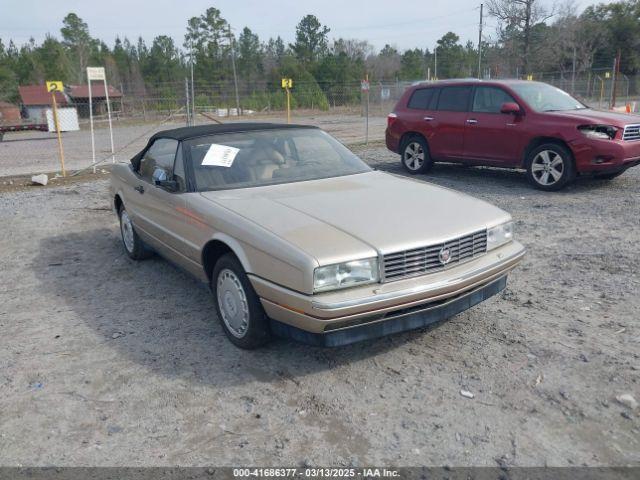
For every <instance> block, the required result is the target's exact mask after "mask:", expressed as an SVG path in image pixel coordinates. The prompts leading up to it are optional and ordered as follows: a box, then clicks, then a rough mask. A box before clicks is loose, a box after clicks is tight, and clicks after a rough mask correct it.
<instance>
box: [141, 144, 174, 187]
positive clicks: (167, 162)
mask: <svg viewBox="0 0 640 480" xmlns="http://www.w3.org/2000/svg"><path fill="white" fill-rule="evenodd" d="M177 149H178V141H177V140H173V139H171V138H159V139H157V140H156V141H155V142H153V145H151V147H150V148H149V150H147V151H146V152H145V154H144V157H142V160H141V161H140V169H139V173H140V176H141V177H142V178H144V179H145V180H147V181H149V182H151V183H153V174H154V173H155V171H156V169H158V168H160V169H162V170H164V171H165V172H166V173H167V175H168V176H170V174H171V172H172V171H173V162H174V160H175V158H176V150H177Z"/></svg>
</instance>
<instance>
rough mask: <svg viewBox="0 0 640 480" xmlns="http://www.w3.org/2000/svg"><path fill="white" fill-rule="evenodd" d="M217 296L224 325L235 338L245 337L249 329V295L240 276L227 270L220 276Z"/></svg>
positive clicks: (217, 284) (217, 283)
mask: <svg viewBox="0 0 640 480" xmlns="http://www.w3.org/2000/svg"><path fill="white" fill-rule="evenodd" d="M216 296H217V298H218V306H219V307H220V314H221V315H222V321H223V322H224V324H225V325H226V326H227V328H228V329H229V331H230V332H231V334H232V335H233V336H234V337H237V338H242V337H244V336H245V335H246V333H247V328H249V304H248V302H247V295H246V294H245V291H244V288H242V283H240V279H239V278H238V276H237V275H236V274H235V273H233V272H232V271H231V270H229V269H227V268H225V269H224V270H222V271H221V272H220V273H219V274H218V280H217V282H216Z"/></svg>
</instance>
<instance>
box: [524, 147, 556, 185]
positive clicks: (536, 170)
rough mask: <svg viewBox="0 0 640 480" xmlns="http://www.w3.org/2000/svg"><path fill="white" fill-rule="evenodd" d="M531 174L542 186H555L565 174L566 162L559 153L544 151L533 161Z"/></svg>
mask: <svg viewBox="0 0 640 480" xmlns="http://www.w3.org/2000/svg"><path fill="white" fill-rule="evenodd" d="M531 173H532V174H533V178H534V179H535V181H536V182H538V183H539V184H540V185H553V184H554V183H556V182H557V181H558V180H560V177H562V174H563V173H564V161H563V159H562V157H561V156H560V155H559V154H558V153H557V152H554V151H553V150H543V151H542V152H540V153H538V154H537V155H536V156H535V158H534V159H533V162H532V163H531Z"/></svg>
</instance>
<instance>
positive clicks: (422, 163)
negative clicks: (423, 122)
mask: <svg viewBox="0 0 640 480" xmlns="http://www.w3.org/2000/svg"><path fill="white" fill-rule="evenodd" d="M400 156H401V158H402V165H403V166H404V168H405V169H406V170H407V171H408V172H409V173H411V174H414V175H415V174H416V173H426V172H428V171H429V170H431V167H433V160H432V159H431V156H430V155H429V147H428V146H427V142H426V141H425V139H424V138H422V137H411V138H409V139H408V140H407V141H406V142H405V143H404V145H403V146H402V151H401V153H400Z"/></svg>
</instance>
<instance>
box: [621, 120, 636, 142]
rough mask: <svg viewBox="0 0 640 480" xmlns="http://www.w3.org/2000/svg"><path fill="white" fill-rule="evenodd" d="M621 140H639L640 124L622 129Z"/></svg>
mask: <svg viewBox="0 0 640 480" xmlns="http://www.w3.org/2000/svg"><path fill="white" fill-rule="evenodd" d="M622 139H623V140H640V124H637V125H626V126H625V127H624V133H623V134H622Z"/></svg>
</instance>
